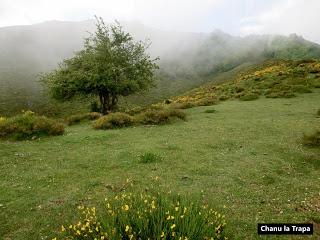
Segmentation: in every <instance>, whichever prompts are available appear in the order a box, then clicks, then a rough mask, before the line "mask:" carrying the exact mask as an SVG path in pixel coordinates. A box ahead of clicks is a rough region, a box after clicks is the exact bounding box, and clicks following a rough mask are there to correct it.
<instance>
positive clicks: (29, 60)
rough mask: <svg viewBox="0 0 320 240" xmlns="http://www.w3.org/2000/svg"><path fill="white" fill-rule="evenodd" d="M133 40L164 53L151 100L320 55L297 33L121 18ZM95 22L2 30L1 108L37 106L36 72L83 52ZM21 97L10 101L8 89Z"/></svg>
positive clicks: (158, 54)
mask: <svg viewBox="0 0 320 240" xmlns="http://www.w3.org/2000/svg"><path fill="white" fill-rule="evenodd" d="M121 24H122V25H123V27H124V30H125V31H127V32H129V33H130V34H131V35H132V36H133V37H134V39H135V40H142V41H143V40H146V39H149V40H150V41H151V45H150V48H149V49H148V51H149V53H150V54H151V56H152V57H153V58H156V57H160V61H159V65H160V70H159V71H157V76H158V84H157V88H156V89H153V90H152V92H151V93H150V95H149V99H153V100H154V101H156V100H159V98H158V97H159V96H161V97H168V96H172V95H175V94H177V93H179V92H180V93H182V92H183V91H186V90H188V89H191V88H193V87H195V86H199V85H200V84H202V83H204V82H206V81H209V80H210V79H212V77H213V76H215V75H216V74H219V73H221V72H226V71H229V70H232V69H233V68H236V67H238V66H240V65H243V64H252V63H255V62H259V61H263V60H265V59H270V58H285V59H305V58H320V46H319V45H318V44H316V43H312V42H309V41H307V40H305V39H304V38H302V37H299V36H298V35H295V34H292V35H290V36H287V37H286V36H281V35H250V36H246V37H240V36H232V35H230V34H227V33H225V32H223V31H220V30H215V31H213V32H210V33H193V32H179V31H169V30H167V31H165V30H159V29H156V28H151V27H148V26H145V25H143V24H141V23H138V22H128V21H123V22H121ZM94 31H95V21H94V20H86V21H79V22H73V21H47V22H43V23H38V24H34V25H24V26H11V27H3V28H0V112H1V108H2V107H1V105H3V109H5V108H6V106H8V105H11V106H12V105H14V104H15V103H16V102H20V103H21V102H22V103H28V104H29V105H30V104H33V102H34V100H32V99H37V101H39V99H41V98H40V97H39V95H40V93H41V87H40V84H39V82H38V78H37V75H38V74H39V73H41V72H47V71H49V70H51V69H54V68H55V67H57V65H58V63H59V62H61V61H62V60H63V59H65V58H69V57H71V56H73V54H74V53H75V52H76V51H78V50H81V49H82V47H83V43H84V38H85V37H87V36H88V35H89V32H91V33H94ZM12 92H14V95H12V94H11V95H10V96H11V97H12V96H19V97H21V100H20V101H17V99H16V98H15V99H12V101H11V102H10V101H9V102H10V103H8V99H9V98H10V96H8V93H12ZM155 96H156V97H155Z"/></svg>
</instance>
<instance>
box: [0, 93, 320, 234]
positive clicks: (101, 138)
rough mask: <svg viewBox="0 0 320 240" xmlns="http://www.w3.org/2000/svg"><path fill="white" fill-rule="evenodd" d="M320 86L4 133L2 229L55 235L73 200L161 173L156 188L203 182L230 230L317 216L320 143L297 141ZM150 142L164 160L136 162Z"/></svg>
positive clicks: (94, 198) (69, 216) (143, 184)
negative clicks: (35, 134) (172, 116)
mask: <svg viewBox="0 0 320 240" xmlns="http://www.w3.org/2000/svg"><path fill="white" fill-rule="evenodd" d="M319 93H320V92H319V91H318V90H314V92H313V93H309V94H306V95H299V96H298V97H296V98H291V99H270V98H264V97H261V98H260V99H258V100H256V101H248V102H243V101H236V100H235V101H226V102H222V103H220V104H219V105H216V106H215V109H216V111H217V112H216V114H204V111H206V110H208V109H211V108H212V107H196V108H192V109H188V110H185V111H186V112H187V114H188V121H186V122H176V123H173V124H170V125H161V126H137V127H132V128H124V129H115V130H99V131H97V130H93V129H92V128H91V125H90V124H89V123H84V124H81V125H76V126H72V127H67V128H66V133H65V135H64V136H57V137H51V138H41V139H38V140H35V141H24V142H7V141H1V142H0V163H1V164H0V239H6V240H7V239H14V240H20V239H21V240H22V239H23V240H28V239H30V240H31V239H32V240H34V239H51V238H52V237H53V236H55V235H56V234H57V231H59V229H60V227H61V225H62V224H65V223H67V222H72V221H73V220H74V219H76V216H75V213H76V212H77V209H76V206H78V205H79V204H81V205H89V206H92V205H97V206H98V205H99V203H100V202H101V201H102V200H103V199H104V198H105V197H106V196H107V195H108V194H110V193H111V192H113V191H120V190H121V189H123V188H124V186H125V184H126V179H128V178H130V179H132V180H133V183H134V187H135V188H138V189H147V188H148V187H150V186H152V185H153V184H154V181H153V179H154V178H155V177H157V176H158V177H159V180H158V182H157V185H159V186H160V188H162V189H168V190H169V189H171V190H173V191H176V192H180V193H181V194H188V195H190V196H191V197H192V196H193V195H198V194H199V193H201V190H204V192H205V198H206V199H207V200H208V201H209V202H210V204H211V205H213V206H215V208H216V210H218V211H219V212H221V213H223V214H225V215H226V220H227V227H226V234H227V235H229V237H230V239H260V237H259V236H258V235H257V234H256V232H257V223H260V222H308V221H315V222H318V223H319V221H320V219H319V208H317V207H316V206H319V204H320V198H319V192H320V184H318V183H319V180H320V179H319V176H320V159H319V156H320V149H319V148H311V147H307V146H304V145H303V144H302V138H303V133H304V132H305V131H307V130H310V128H314V129H316V127H317V126H320V124H319V118H316V117H315V112H316V111H317V109H318V108H319V105H318V103H319V102H320V94H319ZM146 152H151V153H157V154H158V153H159V154H161V161H157V162H153V163H149V164H141V163H140V156H141V155H142V154H144V153H146ZM268 239H269V238H268ZM270 239H272V238H270ZM285 239H288V238H285ZM312 239H319V233H318V235H314V236H313V238H312Z"/></svg>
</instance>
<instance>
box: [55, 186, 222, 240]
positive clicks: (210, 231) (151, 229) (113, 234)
mask: <svg viewBox="0 0 320 240" xmlns="http://www.w3.org/2000/svg"><path fill="white" fill-rule="evenodd" d="M105 201H106V202H105V203H104V205H105V207H104V208H102V209H100V208H99V209H96V208H95V207H91V208H88V207H84V206H79V207H78V208H79V210H80V217H79V219H78V220H77V221H76V222H75V223H74V224H66V225H65V226H62V228H61V231H62V236H61V237H60V236H59V238H58V239H74V240H80V239H108V240H118V239H125V240H129V239H132V240H139V239H143V240H147V239H152V240H161V239H172V240H174V239H177V240H178V239H183V240H187V239H189V240H191V239H192V240H209V239H227V238H226V237H225V227H226V222H225V217H224V216H223V215H221V214H220V213H218V212H216V211H215V210H214V209H212V208H211V207H210V206H209V205H208V204H206V203H204V202H202V201H201V200H198V199H195V200H194V201H191V200H189V199H187V198H186V197H183V196H179V195H174V194H171V193H168V192H158V193H152V192H151V193H145V192H138V193H130V192H129V193H128V192H122V193H120V194H117V195H115V196H111V197H110V198H109V199H108V198H107V199H106V200H105Z"/></svg>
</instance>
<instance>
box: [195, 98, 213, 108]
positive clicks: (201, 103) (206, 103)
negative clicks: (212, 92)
mask: <svg viewBox="0 0 320 240" xmlns="http://www.w3.org/2000/svg"><path fill="white" fill-rule="evenodd" d="M217 103H218V100H217V99H215V98H205V99H201V100H200V101H198V102H196V105H197V106H211V105H215V104H217Z"/></svg>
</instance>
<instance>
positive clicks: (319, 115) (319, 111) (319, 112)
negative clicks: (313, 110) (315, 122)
mask: <svg viewBox="0 0 320 240" xmlns="http://www.w3.org/2000/svg"><path fill="white" fill-rule="evenodd" d="M317 115H318V117H320V109H318V112H317Z"/></svg>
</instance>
